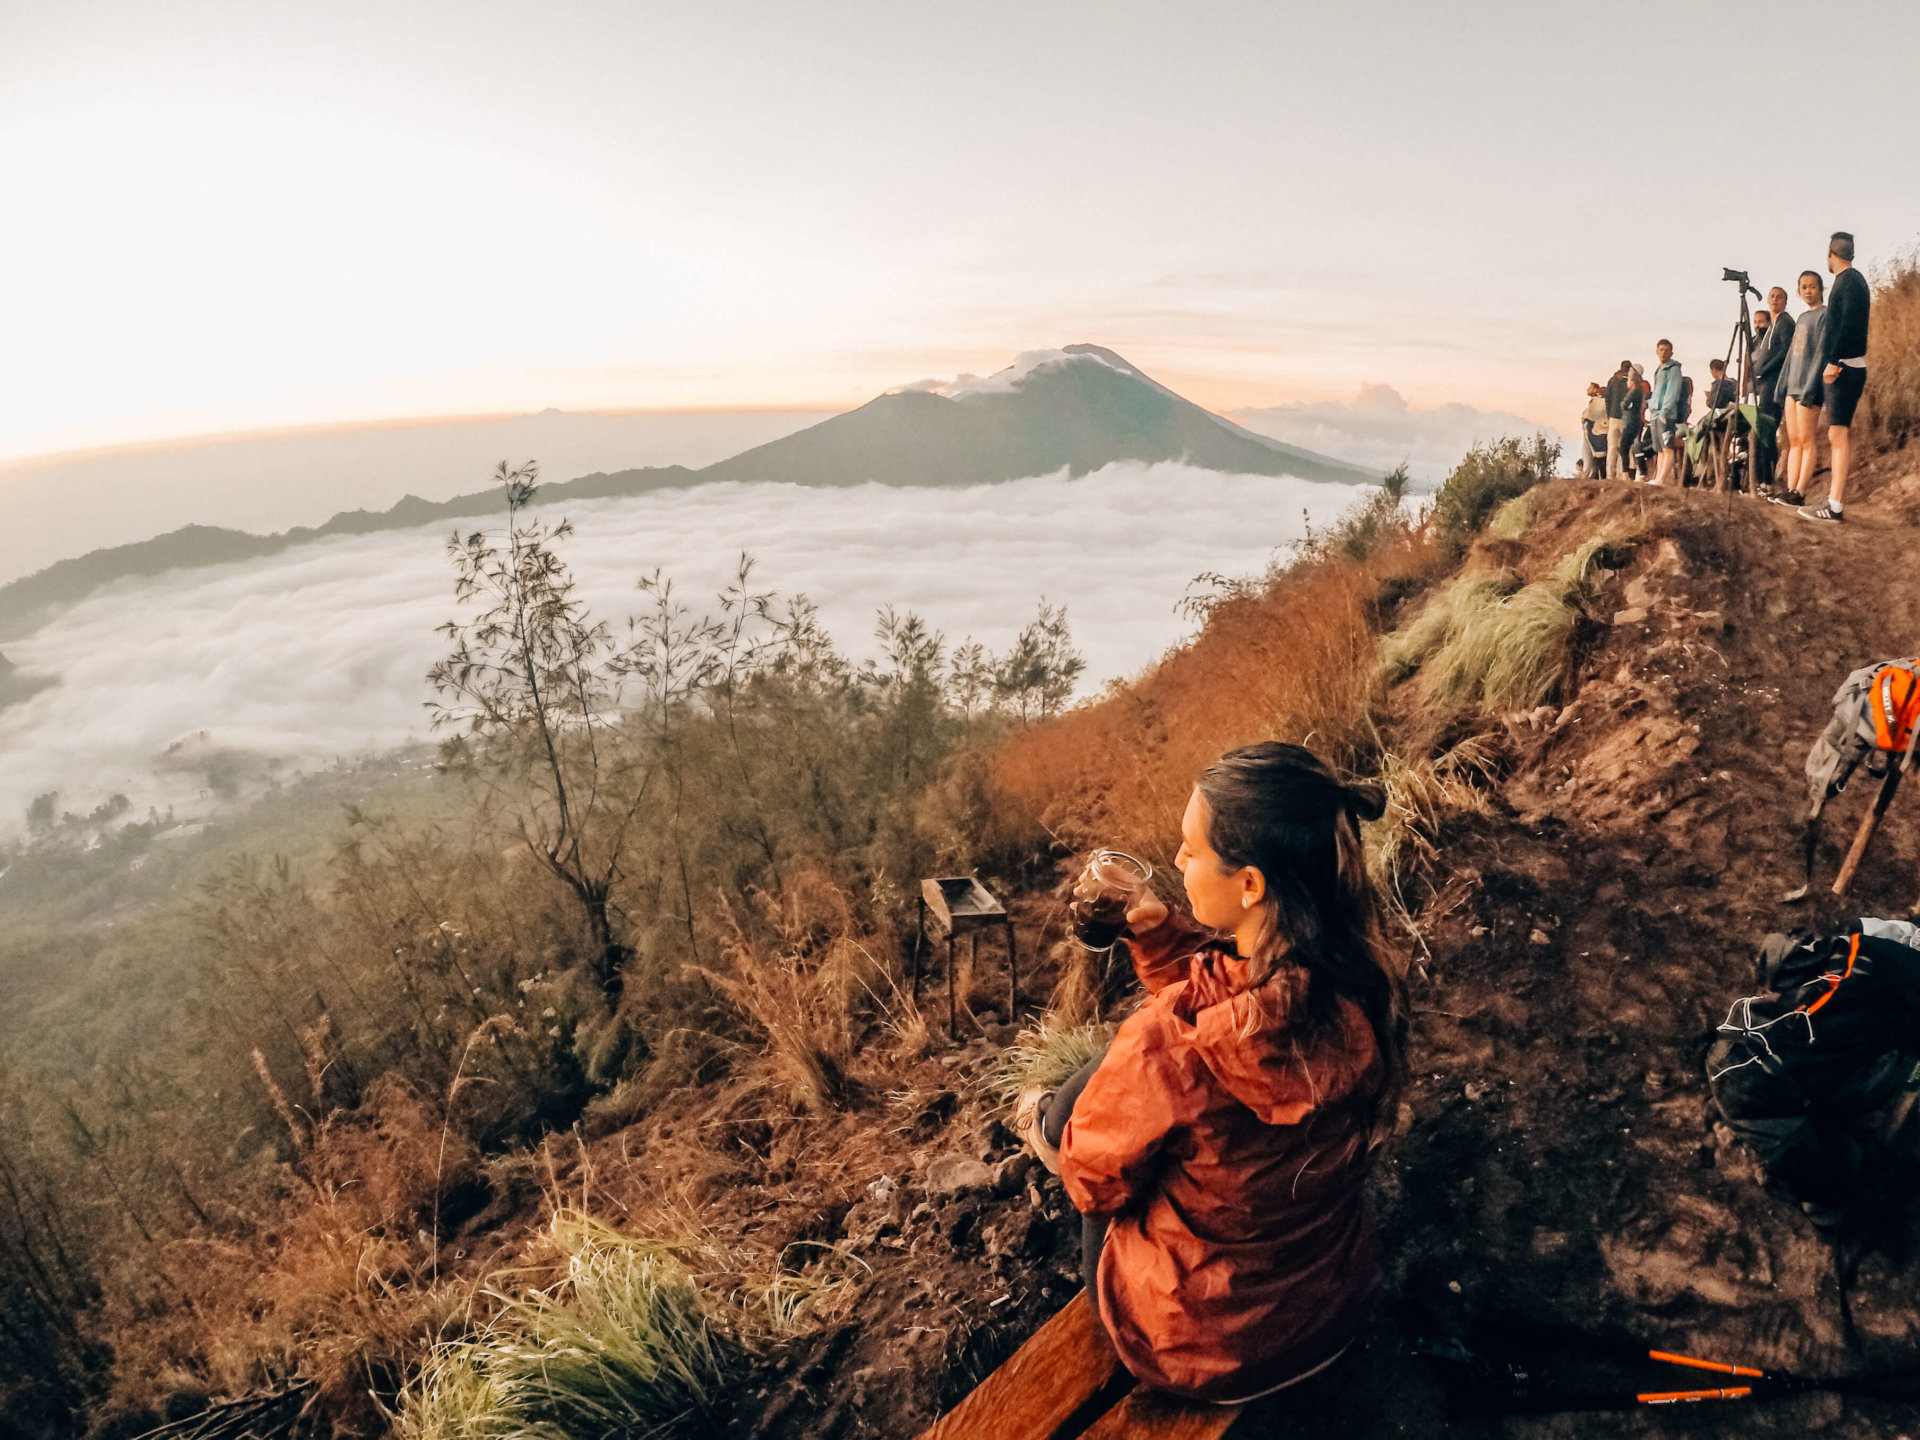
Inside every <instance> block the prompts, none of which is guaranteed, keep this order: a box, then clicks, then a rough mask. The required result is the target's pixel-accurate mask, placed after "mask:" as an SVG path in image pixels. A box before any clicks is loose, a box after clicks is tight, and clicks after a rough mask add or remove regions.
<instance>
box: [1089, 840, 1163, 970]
mask: <svg viewBox="0 0 1920 1440" xmlns="http://www.w3.org/2000/svg"><path fill="white" fill-rule="evenodd" d="M1152 878H1153V867H1152V866H1151V865H1149V864H1147V863H1146V862H1145V861H1144V860H1136V859H1134V857H1133V856H1131V855H1127V854H1124V853H1122V852H1121V851H1119V850H1096V851H1095V852H1094V855H1093V858H1092V859H1091V860H1089V861H1088V862H1087V868H1086V869H1085V870H1084V871H1083V872H1081V875H1080V879H1079V881H1078V882H1076V883H1075V885H1074V887H1073V901H1072V904H1071V905H1070V906H1069V911H1070V913H1071V915H1072V918H1073V938H1074V939H1075V940H1077V941H1079V942H1080V943H1081V944H1082V945H1084V946H1086V948H1087V949H1089V950H1111V949H1112V948H1113V947H1114V945H1115V944H1116V943H1117V942H1118V941H1119V939H1120V937H1121V936H1122V935H1124V934H1126V933H1127V911H1128V910H1129V909H1131V908H1132V906H1133V904H1134V902H1135V900H1136V899H1138V897H1139V895H1140V893H1141V892H1142V891H1143V890H1145V889H1146V887H1147V882H1148V881H1149V880H1151V879H1152Z"/></svg>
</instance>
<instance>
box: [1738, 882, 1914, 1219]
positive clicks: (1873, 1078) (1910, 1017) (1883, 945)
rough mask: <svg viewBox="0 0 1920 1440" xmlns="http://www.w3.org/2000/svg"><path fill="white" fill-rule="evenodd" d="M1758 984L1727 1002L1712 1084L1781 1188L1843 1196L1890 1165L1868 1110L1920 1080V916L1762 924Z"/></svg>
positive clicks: (1803, 1194) (1796, 1197)
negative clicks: (1810, 930)
mask: <svg viewBox="0 0 1920 1440" xmlns="http://www.w3.org/2000/svg"><path fill="white" fill-rule="evenodd" d="M1759 964H1760V980H1761V984H1762V986H1763V987H1764V988H1763V989H1762V991H1761V992H1760V993H1758V994H1754V995H1743V996H1741V997H1740V998H1739V999H1737V1000H1735V1001H1734V1002H1733V1004H1732V1005H1731V1006H1730V1007H1729V1008H1728V1010H1727V1016H1726V1019H1725V1020H1723V1021H1721V1022H1720V1025H1719V1027H1718V1036H1719V1038H1718V1039H1717V1040H1715V1042H1714V1044H1713V1046H1712V1048H1711V1049H1710V1050H1709V1051H1708V1052H1707V1065H1706V1070H1707V1083H1708V1084H1709V1085H1710V1086H1711V1087H1712V1090H1713V1098H1714V1103H1715V1104H1716V1105H1717V1106H1718V1107H1719V1109H1720V1113H1721V1114H1722V1115H1723V1116H1724V1117H1725V1118H1726V1121H1727V1124H1728V1126H1729V1127H1730V1128H1731V1129H1732V1130H1733V1132H1734V1133H1735V1134H1736V1135H1737V1136H1739V1138H1740V1139H1741V1141H1742V1142H1744V1143H1745V1144H1746V1146H1747V1148H1748V1149H1750V1150H1752V1151H1753V1153H1754V1155H1755V1157H1756V1158H1757V1159H1758V1160H1759V1161H1760V1166H1761V1169H1762V1170H1763V1171H1764V1172H1765V1173H1766V1176H1767V1185H1768V1189H1769V1190H1771V1191H1772V1192H1773V1193H1775V1194H1776V1195H1778V1196H1780V1197H1781V1198H1783V1199H1787V1200H1791V1201H1795V1202H1798V1203H1802V1204H1810V1205H1815V1206H1834V1207H1841V1206H1846V1205H1850V1204H1853V1203H1854V1202H1856V1201H1858V1200H1859V1199H1860V1198H1861V1196H1862V1194H1863V1193H1865V1191H1866V1190H1867V1189H1869V1188H1870V1187H1871V1186H1872V1185H1873V1184H1874V1183H1876V1180H1878V1179H1883V1178H1884V1177H1885V1175H1886V1174H1887V1173H1888V1172H1887V1168H1886V1166H1885V1164H1884V1163H1882V1160H1883V1157H1876V1156H1875V1155H1874V1154H1873V1153H1872V1152H1873V1147H1874V1145H1875V1144H1876V1143H1879V1142H1880V1141H1884V1140H1885V1139H1886V1138H1887V1137H1884V1136H1881V1137H1877V1138H1876V1137H1875V1136H1874V1134H1873V1133H1872V1128H1873V1127H1872V1119H1873V1117H1875V1116H1876V1115H1879V1116H1885V1115H1886V1114H1887V1113H1888V1112H1889V1111H1890V1110H1893V1109H1895V1108H1896V1107H1893V1106H1892V1105H1891V1104H1890V1102H1892V1101H1893V1100H1895V1099H1896V1098H1898V1097H1900V1096H1901V1095H1902V1092H1903V1091H1906V1090H1909V1089H1913V1088H1916V1087H1920V926H1916V925H1914V924H1912V923H1910V922H1908V921H1904V920H1877V919H1872V918H1867V917H1863V918H1862V919H1860V920H1857V921H1855V922H1854V923H1853V924H1851V925H1849V926H1848V927H1847V928H1846V929H1845V930H1840V931H1833V932H1828V933H1824V934H1811V935H1795V936H1789V935H1769V936H1768V937H1767V939H1766V941H1765V942H1764V944H1763V945H1762V946H1761V950H1760V957H1759Z"/></svg>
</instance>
